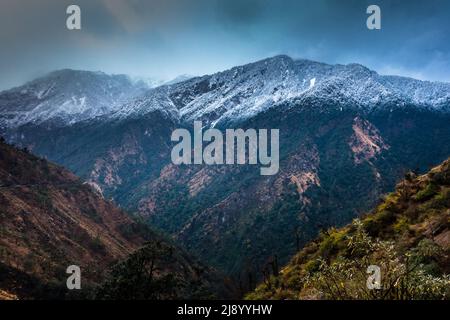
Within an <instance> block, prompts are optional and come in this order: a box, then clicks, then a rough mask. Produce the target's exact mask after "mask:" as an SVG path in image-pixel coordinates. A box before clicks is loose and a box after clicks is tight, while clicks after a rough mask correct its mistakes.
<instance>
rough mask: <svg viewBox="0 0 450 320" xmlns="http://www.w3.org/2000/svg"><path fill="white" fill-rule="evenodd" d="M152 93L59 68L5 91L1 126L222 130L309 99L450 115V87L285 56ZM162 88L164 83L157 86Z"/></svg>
mask: <svg viewBox="0 0 450 320" xmlns="http://www.w3.org/2000/svg"><path fill="white" fill-rule="evenodd" d="M179 80H181V81H179V82H178V81H173V82H168V83H165V84H163V85H162V86H157V87H156V88H149V84H148V83H145V82H144V81H142V80H139V79H131V78H129V77H127V76H125V75H115V76H109V75H106V74H104V73H101V72H89V71H74V70H67V69H66V70H60V71H56V72H53V73H51V74H49V75H48V76H46V77H44V78H41V79H37V80H34V81H31V82H30V83H27V84H26V85H24V86H22V87H19V88H14V89H11V90H9V91H5V92H2V93H0V127H1V126H2V125H3V126H18V125H21V124H24V123H28V122H34V123H36V122H37V123H39V122H44V121H46V120H49V119H58V120H59V121H62V123H65V124H70V123H74V122H77V121H83V120H87V119H91V118H94V117H97V116H106V117H110V118H113V119H114V118H126V117H131V116H133V117H135V116H140V115H143V114H146V113H149V112H152V111H155V110H159V111H161V112H163V113H165V114H166V115H167V116H168V117H171V118H172V119H178V120H185V121H192V120H197V119H201V120H204V121H206V122H207V123H209V124H212V125H215V124H217V123H218V122H220V121H236V120H241V119H246V118H249V117H252V116H254V115H256V114H258V113H260V112H262V111H264V110H267V109H269V108H276V107H280V108H282V107H284V108H286V106H291V107H292V106H295V105H299V104H302V103H303V102H307V101H316V102H317V103H318V104H321V103H326V104H327V105H330V104H334V105H336V106H339V108H342V106H343V105H351V106H352V107H356V108H361V109H363V110H367V111H370V110H374V109H377V108H382V107H383V106H389V107H393V106H394V107H395V106H405V105H415V106H417V107H421V108H428V109H433V110H438V111H450V84H449V83H439V82H427V81H420V80H415V79H411V78H404V77H398V76H383V75H379V74H378V73H376V72H375V71H373V70H370V69H368V68H366V67H365V66H362V65H360V64H354V63H353V64H348V65H339V64H337V65H330V64H325V63H321V62H315V61H310V60H305V59H297V60H294V59H292V58H290V57H288V56H285V55H280V56H275V57H272V58H267V59H264V60H261V61H257V62H253V63H250V64H246V65H242V66H236V67H233V68H231V69H229V70H225V71H222V72H218V73H215V74H212V75H205V76H202V77H194V78H189V79H184V78H183V77H182V78H180V79H179ZM158 84H159V83H158Z"/></svg>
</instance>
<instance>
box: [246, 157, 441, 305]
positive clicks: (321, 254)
mask: <svg viewBox="0 0 450 320" xmlns="http://www.w3.org/2000/svg"><path fill="white" fill-rule="evenodd" d="M449 234H450V160H447V161H446V162H444V163H443V164H442V165H441V166H439V167H436V168H434V169H433V170H431V171H430V172H429V173H428V174H426V175H423V176H418V177H417V176H415V175H414V174H412V173H409V174H407V175H406V177H405V179H404V180H403V181H402V182H401V183H399V184H398V185H397V188H396V191H395V192H393V193H392V194H389V195H387V196H386V197H385V198H384V199H383V201H382V202H381V203H380V204H379V205H378V206H377V207H376V209H375V210H373V212H371V213H370V214H367V215H366V216H363V217H362V218H361V219H356V220H354V221H353V223H351V224H349V225H347V226H345V227H343V228H341V229H335V228H332V229H329V230H327V231H323V232H321V234H320V236H319V237H318V238H317V239H316V240H315V241H313V242H311V243H309V244H308V245H307V246H305V247H304V248H303V249H302V250H301V251H300V252H299V253H298V254H297V255H295V257H294V258H293V259H292V260H291V262H290V263H289V264H288V265H287V266H286V267H285V268H284V269H282V270H281V272H280V274H279V275H278V276H274V275H271V276H270V277H268V278H267V279H265V280H264V282H263V283H262V284H261V285H260V286H258V287H257V288H256V290H255V291H253V292H252V293H250V294H248V295H247V299H449V298H450V276H449V273H450V260H449V256H450V241H449ZM370 265H377V266H379V267H380V271H381V282H380V285H381V287H380V289H368V288H367V283H366V282H367V279H368V277H369V274H368V273H367V268H368V266H370Z"/></svg>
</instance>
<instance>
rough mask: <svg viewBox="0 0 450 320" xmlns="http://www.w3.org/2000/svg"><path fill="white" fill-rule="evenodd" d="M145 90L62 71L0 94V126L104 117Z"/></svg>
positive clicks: (111, 78)
mask: <svg viewBox="0 0 450 320" xmlns="http://www.w3.org/2000/svg"><path fill="white" fill-rule="evenodd" d="M148 89H149V86H148V84H146V83H144V82H143V81H135V80H132V79H130V78H129V77H128V76H125V75H107V74H105V73H102V72H90V71H77V70H70V69H64V70H59V71H55V72H52V73H50V74H48V75H46V76H44V77H42V78H39V79H36V80H33V81H31V82H29V83H27V84H25V85H23V86H21V87H17V88H13V89H10V90H7V91H3V92H1V93H0V126H3V127H17V126H20V125H22V124H26V123H43V122H46V121H51V122H52V123H59V124H62V125H65V124H72V123H75V122H78V121H82V120H86V119H90V118H94V117H97V116H100V115H104V114H107V113H110V112H112V111H113V110H115V109H117V108H118V107H119V106H120V105H122V104H123V103H125V102H126V101H128V100H130V99H131V98H134V97H136V96H138V95H140V94H142V93H143V92H145V91H146V90H148Z"/></svg>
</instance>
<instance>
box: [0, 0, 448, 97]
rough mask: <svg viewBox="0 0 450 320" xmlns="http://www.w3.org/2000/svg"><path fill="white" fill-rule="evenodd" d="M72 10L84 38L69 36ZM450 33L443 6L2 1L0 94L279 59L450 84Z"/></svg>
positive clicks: (340, 1)
mask: <svg viewBox="0 0 450 320" xmlns="http://www.w3.org/2000/svg"><path fill="white" fill-rule="evenodd" d="M69 4H78V5H79V6H80V7H81V10H82V30H81V31H68V30H67V29H66V28H65V20H66V14H65V9H66V7H67V6H68V5H69ZM370 4H378V5H379V6H380V7H381V10H382V30H381V31H369V30H368V29H367V28H366V19H367V14H366V8H367V6H368V5H370ZM449 30H450V1H446V0H431V1H419V0H410V1H403V0H370V1H366V0H315V1H306V0H304V1H302V0H285V1H283V0H281V1H280V0H150V1H148V0H147V1H144V0H129V1H124V0H67V1H66V0H53V1H51V0H39V1H25V0H2V2H1V3H0V44H1V46H0V74H1V77H0V89H2V88H7V87H10V86H13V85H18V84H21V83H22V82H24V81H26V80H29V79H31V78H32V77H35V76H37V75H39V74H43V73H45V72H48V71H50V70H53V69H58V68H66V67H70V68H78V69H88V70H102V71H106V72H110V73H130V74H135V75H142V76H155V77H165V78H170V77H174V76H176V75H178V74H182V73H188V74H203V73H212V72H215V71H219V70H222V69H225V68H228V67H232V66H234V65H237V64H243V63H247V62H250V61H254V60H257V59H261V58H264V57H267V56H271V55H275V54H280V53H285V54H289V55H291V56H293V57H297V58H309V59H314V60H319V61H323V62H328V63H350V62H359V63H362V64H364V65H367V66H368V67H371V68H373V69H375V70H377V71H379V72H381V73H391V74H403V75H409V76H413V77H417V78H422V79H431V80H443V81H450V32H449Z"/></svg>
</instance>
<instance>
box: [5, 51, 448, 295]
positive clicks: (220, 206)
mask: <svg viewBox="0 0 450 320" xmlns="http://www.w3.org/2000/svg"><path fill="white" fill-rule="evenodd" d="M73 72H74V71H64V72H62V73H61V72H59V73H58V72H56V73H55V74H54V75H58V77H60V78H58V79H59V80H58V81H60V82H62V83H68V84H70V85H67V86H64V90H62V89H60V88H59V87H58V86H56V87H55V86H53V83H54V75H53V76H49V77H44V78H42V79H37V80H35V81H33V82H31V84H26V85H25V86H24V87H23V88H20V87H19V88H15V89H12V90H10V91H6V92H2V93H0V134H1V135H2V136H4V137H5V139H6V141H7V142H8V143H11V144H14V145H15V146H17V147H20V148H26V149H27V150H29V151H30V152H32V153H34V154H36V155H38V156H39V157H41V158H44V159H48V160H50V161H52V162H55V163H57V164H58V165H62V166H64V167H66V168H68V169H70V170H71V171H73V172H74V174H76V175H77V176H79V177H80V178H81V181H86V182H87V183H88V185H89V186H91V187H90V188H92V189H93V190H94V191H95V193H96V194H97V195H98V196H99V197H103V198H104V199H109V200H111V203H113V204H116V205H117V206H119V207H120V208H122V209H124V210H126V211H127V212H128V213H130V214H131V216H133V217H135V216H137V217H139V220H140V221H141V222H145V223H146V224H147V225H148V226H150V227H151V228H152V229H156V230H158V232H160V233H163V234H165V235H167V237H168V238H170V241H172V242H173V243H174V245H175V246H176V247H180V248H182V249H183V250H186V252H188V253H189V255H191V254H192V255H193V256H195V257H198V259H199V261H201V264H202V265H203V264H204V265H207V266H208V268H212V269H216V270H219V272H221V273H223V274H224V275H226V276H228V277H231V278H232V279H233V282H234V283H235V284H236V286H237V287H239V288H240V291H241V293H242V292H248V291H252V290H253V289H254V288H255V287H256V286H257V284H258V283H260V281H263V280H264V279H265V277H266V275H267V274H268V272H269V271H270V272H273V270H274V267H273V266H274V265H277V266H282V265H285V264H286V263H288V262H289V261H290V259H291V258H292V257H293V256H295V255H296V254H297V253H298V251H299V250H301V249H302V248H303V247H304V246H305V245H307V244H308V243H310V241H311V240H313V239H315V238H316V237H317V236H318V235H320V234H321V232H324V230H327V229H329V228H332V227H341V226H345V225H347V224H348V223H349V222H351V221H352V220H353V219H354V218H356V217H359V216H361V215H363V214H364V213H366V212H367V211H369V210H370V209H371V208H373V207H374V206H375V205H376V204H377V203H378V201H379V198H380V196H382V195H383V194H385V193H387V192H391V191H393V190H394V188H395V185H396V184H397V183H398V182H399V181H401V179H402V178H403V177H404V175H405V173H406V172H408V171H410V170H414V171H415V172H417V173H425V172H427V171H428V170H429V169H430V168H432V167H434V166H436V165H438V164H439V163H441V162H442V161H444V160H445V159H447V158H448V156H449V155H450V126H449V124H450V85H449V84H447V83H438V82H436V83H433V82H427V81H419V80H414V79H410V78H402V77H396V76H381V75H379V74H377V73H376V72H375V71H372V70H369V69H368V68H366V67H364V66H361V65H358V64H349V65H329V64H324V63H319V62H314V61H309V60H303V59H297V60H295V59H292V58H290V57H288V56H275V57H271V58H268V59H264V60H261V61H257V62H254V63H250V64H247V65H243V66H237V67H234V68H231V69H229V70H226V71H223V72H219V73H216V74H212V75H205V76H202V77H194V78H190V79H185V80H184V81H181V82H177V83H171V84H167V85H162V86H159V87H155V88H146V89H142V88H141V87H140V85H137V86H135V85H133V84H130V83H128V82H124V83H123V84H118V88H117V91H118V92H126V93H127V94H121V95H120V97H122V98H123V99H122V98H121V99H115V98H114V99H115V100H117V101H116V102H115V103H114V104H113V105H114V107H113V108H103V109H102V111H101V112H100V111H99V109H98V106H97V103H96V102H94V103H93V104H86V105H84V108H85V109H83V108H81V109H80V108H78V109H76V108H75V109H72V108H71V109H67V108H64V107H61V106H62V104H63V103H62V102H63V101H65V100H64V98H63V97H67V96H72V95H75V94H77V97H78V96H86V97H87V98H86V99H87V100H86V101H90V97H91V96H92V97H95V96H97V94H98V93H97V92H96V90H94V88H93V87H92V86H91V85H90V83H91V82H92V83H95V87H98V86H99V85H100V87H102V85H103V83H105V82H106V83H108V82H109V81H113V80H114V79H115V78H114V77H113V78H109V76H107V75H101V76H100V75H98V74H97V75H96V74H90V73H87V74H83V73H79V72H74V74H75V75H74V74H72V73H73ZM74 77H75V78H74ZM104 77H106V79H104ZM84 78H86V79H87V80H84ZM74 79H76V80H74ZM313 79H314V80H313ZM88 80H89V82H87V81H88ZM84 81H86V83H88V85H81V87H80V88H81V89H79V90H81V91H80V92H76V93H72V92H70V91H71V90H75V89H73V84H74V83H77V82H80V83H83V82H84ZM30 86H31V87H33V88H34V87H36V88H39V89H40V90H41V89H42V90H44V89H45V90H44V92H43V93H42V94H37V95H34V94H30V92H38V90H35V91H30V89H29V88H30ZM76 87H77V86H75V88H76ZM77 90H78V89H77ZM105 90H106V93H107V92H108V90H107V89H105ZM115 90H116V89H115ZM100 91H101V90H100ZM39 92H41V91H39ZM106 95H108V94H106ZM98 99H103V98H102V97H99V98H98ZM77 101H78V100H77ZM76 105H79V103H77V104H76ZM43 106H45V108H44V107H43ZM43 108H44V109H45V110H46V111H45V112H38V111H40V110H42V109H43ZM53 108H55V110H57V112H56V111H55V112H50V111H52V110H53ZM91 109H92V110H91ZM24 114H26V116H24ZM35 114H36V116H34V115H35ZM38 114H39V117H38V116H37V115H38ZM31 115H33V116H31ZM196 121H201V122H202V125H203V126H204V129H205V130H208V129H209V130H211V129H217V130H220V131H221V132H225V130H227V129H234V130H236V129H242V130H249V129H254V130H260V129H277V130H279V170H278V172H277V173H276V174H274V175H268V176H262V175H261V174H260V171H259V169H260V168H259V166H246V165H238V164H234V165H228V164H223V165H221V164H218V165H214V166H210V165H207V164H205V163H198V164H187V163H185V164H174V163H173V162H172V160H171V152H172V149H173V147H174V146H175V145H176V144H175V142H177V141H171V135H172V133H173V132H174V130H176V129H182V130H185V132H187V133H189V134H190V135H192V136H194V134H195V132H194V130H193V128H194V122H196ZM223 146H224V147H225V144H223ZM74 179H75V178H74ZM85 187H86V188H87V187H88V186H85ZM109 200H108V201H109ZM102 201H103V200H102ZM113 204H111V205H113ZM118 210H119V209H118ZM111 241H112V240H111ZM142 243H143V242H142V241H141V242H140V243H139V244H138V243H136V244H135V245H134V246H133V247H130V250H131V249H132V250H131V251H132V252H139V251H135V250H136V249H137V248H138V247H139V245H142ZM130 250H128V251H127V254H126V255H120V256H119V257H118V258H120V259H123V258H124V257H125V256H127V257H130V259H131V260H130V262H129V263H131V264H133V263H134V262H133V261H135V260H134V259H137V258H136V256H134V257H135V258H133V255H131V256H130V253H131V252H130ZM158 250H159V249H158ZM165 250H166V249H164V250H163V251H164V252H165ZM137 256H138V257H139V254H138V255H137ZM181 257H184V256H183V255H181ZM181 257H178V258H180V259H181ZM184 259H185V258H182V259H181V260H177V261H184ZM125 261H127V260H125ZM119 266H120V264H119ZM119 269H120V267H119ZM194 269H195V268H194ZM275 269H278V267H277V268H275ZM122 271H123V270H122ZM117 272H119V271H117ZM194 273H195V272H194ZM189 274H191V275H192V274H193V273H189ZM207 282H208V283H211V282H214V281H207ZM111 283H112V284H110V285H109V288H115V289H117V288H120V287H121V286H122V285H124V284H121V283H114V281H113V280H111ZM187 287H188V286H187ZM115 289H114V290H112V289H111V290H112V291H114V292H115ZM188 291H189V290H187V291H183V292H184V293H183V294H187V295H190V296H193V295H195V293H192V292H188ZM186 292H188V293H186ZM111 295H112V294H111ZM162 296H164V297H169V296H172V293H165V295H162ZM146 297H148V296H146Z"/></svg>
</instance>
